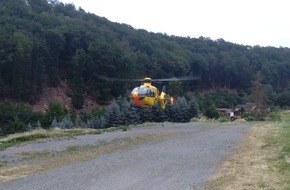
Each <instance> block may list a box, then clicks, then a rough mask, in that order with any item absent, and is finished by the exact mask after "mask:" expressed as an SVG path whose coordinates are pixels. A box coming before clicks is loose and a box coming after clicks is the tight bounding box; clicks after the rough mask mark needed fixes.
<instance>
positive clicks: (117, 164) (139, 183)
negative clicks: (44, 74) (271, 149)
mask: <svg viewBox="0 0 290 190" xmlns="http://www.w3.org/2000/svg"><path fill="white" fill-rule="evenodd" d="M251 125H252V124H249V123H236V122H233V123H219V124H206V123H186V124H164V125H155V126H149V127H138V128H132V129H131V130H130V131H126V132H110V133H104V134H100V135H83V136H78V137H73V138H60V139H54V140H45V141H41V142H34V143H27V144H22V145H20V146H17V147H10V148H8V149H7V150H5V151H2V152H0V160H1V161H5V162H11V160H13V161H15V162H16V161H17V160H18V159H20V158H21V153H23V152H30V151H43V150H47V151H61V150H65V149H66V148H67V147H68V146H71V145H88V144H89V145H93V144H97V143H99V142H111V143H112V142H116V143H122V139H126V138H132V137H144V136H146V135H155V136H157V137H158V136H160V138H157V140H156V139H155V140H153V141H150V140H148V141H142V142H140V143H136V144H132V145H130V146H128V147H126V148H123V149H120V150H116V151H113V152H109V153H102V154H100V155H98V156H96V157H94V158H93V159H90V160H87V161H81V162H76V163H72V164H68V165H64V166H61V167H58V168H55V169H51V170H48V171H44V172H37V173H34V174H32V175H29V176H26V177H22V178H19V179H15V180H13V181H9V182H4V183H0V190H2V189H3V190H4V189H5V190H10V189H11V190H17V189H23V190H24V189H25V190H28V189H29V190H42V189H43V190H50V189H51V190H58V189H59V190H81V189H85V190H96V189H98V190H107V189H108V190H113V189H120V190H123V189H124V190H130V189H132V190H139V189H140V190H142V189H144V190H145V189H146V190H149V189H156V190H170V189H172V190H177V189H182V190H185V189H198V188H199V187H200V186H201V185H202V184H203V183H204V182H206V180H207V179H208V178H209V177H210V176H211V175H213V174H214V172H215V169H216V167H217V166H218V164H219V163H220V162H221V161H222V160H223V159H225V158H226V156H227V155H229V154H230V153H231V151H232V150H233V149H234V148H235V147H236V146H237V145H238V143H239V142H240V140H241V139H242V137H243V136H244V134H245V133H246V132H247V130H248V129H249V128H250V127H251ZM116 139H118V140H117V141H116Z"/></svg>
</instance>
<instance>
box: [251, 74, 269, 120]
mask: <svg viewBox="0 0 290 190" xmlns="http://www.w3.org/2000/svg"><path fill="white" fill-rule="evenodd" d="M262 80H263V77H262V74H261V72H258V73H257V74H256V76H255V78H254V80H253V81H252V92H251V94H250V98H251V100H252V101H253V102H254V103H255V104H256V109H254V112H253V113H254V116H255V118H256V119H260V118H261V117H263V116H264V115H265V109H266V107H267V100H268V98H267V95H266V92H265V88H264V84H263V83H262Z"/></svg>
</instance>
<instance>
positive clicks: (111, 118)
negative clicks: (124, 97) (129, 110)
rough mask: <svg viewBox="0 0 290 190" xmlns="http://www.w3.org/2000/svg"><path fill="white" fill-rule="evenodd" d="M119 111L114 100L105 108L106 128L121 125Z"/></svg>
mask: <svg viewBox="0 0 290 190" xmlns="http://www.w3.org/2000/svg"><path fill="white" fill-rule="evenodd" d="M121 117H122V114H121V110H120V106H119V104H118V103H117V102H116V100H114V101H113V102H112V103H111V105H110V106H109V107H108V108H107V110H106V113H105V119H106V125H107V127H116V126H120V125H121V124H122V122H121Z"/></svg>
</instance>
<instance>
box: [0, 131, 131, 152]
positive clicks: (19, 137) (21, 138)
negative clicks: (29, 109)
mask: <svg viewBox="0 0 290 190" xmlns="http://www.w3.org/2000/svg"><path fill="white" fill-rule="evenodd" d="M129 129H130V127H127V126H125V127H112V128H107V129H50V130H44V129H37V130H33V131H31V132H25V133H18V134H13V135H9V136H7V137H4V138H1V139H0V151H2V150H5V149H6V148H8V147H10V146H14V145H18V144H21V143H23V142H29V141H35V140H39V139H45V138H60V137H66V136H77V135H86V134H101V133H104V132H113V131H120V130H121V131H127V130H129Z"/></svg>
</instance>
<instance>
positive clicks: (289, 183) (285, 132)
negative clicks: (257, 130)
mask: <svg viewBox="0 0 290 190" xmlns="http://www.w3.org/2000/svg"><path fill="white" fill-rule="evenodd" d="M282 118H283V122H282V123H281V128H280V131H279V133H278V136H277V138H273V139H272V141H273V142H274V143H275V144H276V146H277V147H279V154H278V155H277V156H276V157H275V159H276V160H275V159H274V160H270V162H271V163H272V165H274V164H275V162H277V165H276V167H278V171H279V173H280V174H281V175H282V176H283V177H282V178H281V187H282V188H281V189H285V190H288V189H290V112H284V113H283V116H282Z"/></svg>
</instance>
